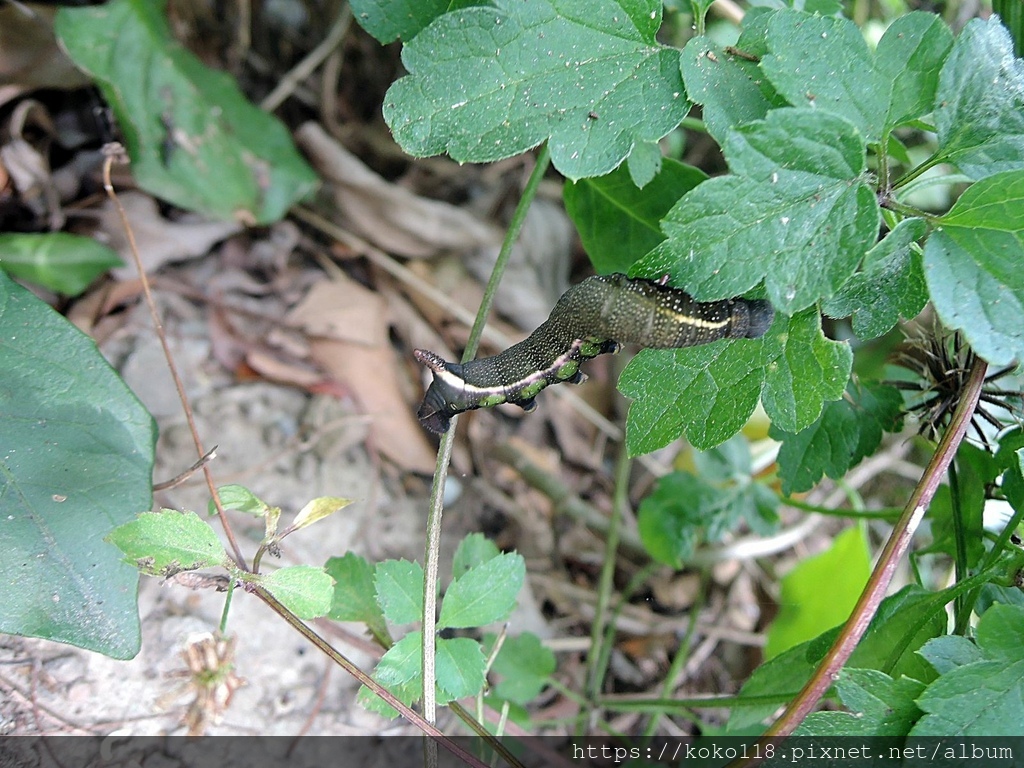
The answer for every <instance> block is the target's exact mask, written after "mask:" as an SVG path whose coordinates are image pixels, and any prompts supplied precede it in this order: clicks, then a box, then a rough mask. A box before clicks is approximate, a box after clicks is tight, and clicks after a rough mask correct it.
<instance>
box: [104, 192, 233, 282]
mask: <svg viewBox="0 0 1024 768" xmlns="http://www.w3.org/2000/svg"><path fill="white" fill-rule="evenodd" d="M118 197H119V198H120V200H121V205H123V206H124V209H125V212H126V214H127V216H128V222H129V224H130V225H131V228H132V232H133V233H134V234H135V242H136V244H137V245H138V248H139V255H140V257H141V258H142V267H143V269H145V270H146V272H147V273H149V272H153V271H155V270H156V269H158V268H159V267H160V266H162V265H163V264H166V263H168V262H175V261H183V260H185V259H191V258H194V257H196V256H202V255H204V254H206V253H207V252H208V251H209V250H210V248H211V247H212V246H213V245H214V244H215V243H218V242H220V241H221V240H223V239H225V238H227V237H230V236H231V235H233V234H235V233H236V232H240V231H241V230H242V225H241V224H240V223H238V222H236V221H207V220H205V219H203V218H202V217H200V216H195V215H194V214H188V215H186V216H184V217H183V218H182V219H181V220H180V221H170V220H169V219H165V218H164V217H163V216H161V215H160V211H159V210H158V209H157V204H156V201H155V200H154V199H153V198H151V197H150V196H149V195H146V194H143V193H142V192H122V193H120V194H119V195H118ZM99 219H100V228H99V230H98V231H97V232H96V234H95V236H96V239H98V240H102V241H103V242H105V243H106V244H107V245H109V246H110V247H111V248H113V249H114V250H115V251H117V252H118V254H119V255H120V256H121V258H122V259H124V261H125V264H128V265H132V266H126V267H119V268H117V269H115V270H113V273H114V276H115V277H116V278H117V279H118V280H126V279H128V278H130V277H134V276H135V274H136V272H135V267H134V263H135V262H134V260H133V258H132V253H131V249H130V248H129V246H128V237H127V235H126V234H125V231H124V227H123V226H122V225H121V217H120V215H119V214H118V212H117V209H116V208H115V207H114V204H113V203H112V202H111V201H110V200H109V199H108V200H105V201H104V203H103V206H102V207H101V209H100V215H99Z"/></svg>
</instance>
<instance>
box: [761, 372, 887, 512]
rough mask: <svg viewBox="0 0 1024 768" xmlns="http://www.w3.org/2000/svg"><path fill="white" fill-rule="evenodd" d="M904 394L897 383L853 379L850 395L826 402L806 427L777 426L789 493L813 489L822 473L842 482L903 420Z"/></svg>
mask: <svg viewBox="0 0 1024 768" xmlns="http://www.w3.org/2000/svg"><path fill="white" fill-rule="evenodd" d="M902 411H903V397H902V396H901V395H900V393H899V391H898V390H897V389H896V388H894V387H888V386H885V385H882V384H864V385H860V384H857V383H851V384H850V385H849V386H848V387H847V397H846V398H840V399H839V400H835V401H832V402H830V403H826V404H825V407H824V409H823V410H822V412H821V416H819V417H818V419H817V420H816V421H815V422H814V423H813V424H811V425H810V426H809V427H807V428H806V429H803V430H801V431H800V432H797V433H795V434H794V433H792V432H786V431H784V430H782V429H779V428H778V427H777V426H775V425H774V424H773V425H772V426H771V429H770V431H769V435H771V437H772V438H774V439H775V440H780V441H782V448H781V449H780V450H779V458H778V463H779V478H780V479H781V480H782V492H783V493H784V494H786V495H789V494H792V493H802V492H804V491H809V490H810V489H811V488H813V487H814V486H815V484H816V483H817V482H818V481H819V480H820V479H821V478H822V475H828V476H829V477H831V478H833V479H836V480H838V479H839V478H841V477H842V476H843V475H845V474H846V473H847V472H848V471H849V470H850V469H851V468H852V467H855V466H856V465H857V464H859V463H860V462H861V460H862V459H864V457H866V456H870V455H871V454H873V453H874V452H875V450H876V449H877V448H878V446H879V444H880V443H881V441H882V432H883V431H885V432H896V431H898V430H899V428H900V426H901V425H902V423H903V419H902V417H901V415H902Z"/></svg>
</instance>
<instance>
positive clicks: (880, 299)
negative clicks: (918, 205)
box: [822, 219, 928, 339]
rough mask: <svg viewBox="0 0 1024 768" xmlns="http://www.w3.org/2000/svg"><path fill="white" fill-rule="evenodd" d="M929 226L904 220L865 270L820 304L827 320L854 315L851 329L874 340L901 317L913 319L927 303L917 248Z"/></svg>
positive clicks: (870, 253)
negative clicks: (828, 318) (827, 317)
mask: <svg viewBox="0 0 1024 768" xmlns="http://www.w3.org/2000/svg"><path fill="white" fill-rule="evenodd" d="M927 229H928V227H927V225H926V224H925V222H924V220H923V219H904V220H903V221H901V222H900V223H899V224H897V225H896V228H895V229H894V230H893V231H892V232H890V233H889V234H888V235H886V236H885V238H884V239H883V240H882V241H881V242H879V243H878V244H877V245H876V246H875V247H874V248H872V249H871V250H870V251H868V253H867V255H866V256H865V257H864V263H863V264H862V265H861V270H860V272H858V273H857V274H855V275H854V276H853V277H851V278H850V279H849V280H848V281H847V282H846V284H845V285H844V286H843V287H842V288H840V289H839V292H838V293H837V294H836V295H835V296H833V297H832V298H831V299H829V300H828V301H826V302H825V303H824V304H823V305H822V311H823V312H824V313H825V314H826V315H828V316H829V317H852V321H853V331H854V333H856V334H857V336H858V337H859V338H861V339H873V338H875V337H877V336H881V335H882V334H884V333H887V332H888V331H890V330H891V329H892V328H893V326H895V325H896V323H898V322H899V320H900V318H901V317H903V318H905V319H907V320H911V319H913V318H914V317H916V316H917V314H918V313H919V312H920V311H921V310H922V309H924V305H925V304H927V303H928V288H927V286H926V285H925V281H924V269H923V267H922V265H921V256H920V252H919V251H918V250H917V249H916V248H915V246H914V244H915V243H916V242H917V241H918V240H920V239H921V238H923V237H924V235H925V232H926V231H927Z"/></svg>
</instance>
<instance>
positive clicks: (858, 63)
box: [761, 10, 953, 143]
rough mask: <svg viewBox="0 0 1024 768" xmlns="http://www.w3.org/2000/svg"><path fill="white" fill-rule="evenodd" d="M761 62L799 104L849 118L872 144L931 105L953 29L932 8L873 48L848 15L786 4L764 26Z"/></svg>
mask: <svg viewBox="0 0 1024 768" xmlns="http://www.w3.org/2000/svg"><path fill="white" fill-rule="evenodd" d="M766 42H767V47H768V53H767V54H766V55H765V56H764V57H763V58H762V60H761V69H762V70H763V71H764V73H765V74H766V75H767V77H768V79H769V80H770V81H771V82H772V84H773V85H774V86H775V88H776V89H777V90H778V91H779V93H780V94H782V95H783V96H785V97H786V98H787V99H788V100H789V102H790V103H791V104H793V105H794V106H812V107H814V108H815V109H818V110H824V111H828V112H831V113H833V114H836V115H840V116H841V117H844V118H846V119H847V120H849V121H850V122H851V123H853V124H854V125H855V126H857V130H858V131H859V132H860V134H861V135H862V136H863V137H864V138H865V139H866V140H867V141H868V142H871V143H878V142H880V141H881V139H882V138H883V136H884V135H885V134H886V133H887V132H888V131H890V130H892V129H893V128H895V127H896V126H898V125H903V124H905V123H907V122H910V121H913V120H916V119H918V118H920V117H923V116H924V115H926V114H928V113H929V112H931V109H932V100H933V97H934V94H935V89H936V84H937V80H938V74H937V73H938V71H939V67H940V66H941V65H942V62H943V60H944V59H945V57H946V55H947V53H948V51H949V49H950V47H951V46H952V42H953V40H952V34H951V33H950V32H949V29H948V27H947V26H946V25H945V24H944V23H943V22H942V20H941V19H939V18H938V17H937V16H935V15H934V14H930V13H910V14H907V15H905V16H903V17H901V18H899V19H897V20H896V21H894V22H893V23H892V25H891V26H890V27H889V29H888V30H886V32H885V34H884V35H883V36H882V39H881V40H880V41H879V43H878V47H877V49H876V51H875V53H874V54H872V53H871V52H870V51H869V50H868V46H867V43H866V42H865V40H864V36H863V34H862V33H861V30H860V29H858V28H857V26H856V25H855V24H854V23H853V22H852V21H850V20H848V19H842V18H829V17H824V16H817V17H816V16H812V15H810V14H809V13H801V12H798V11H791V10H783V11H779V12H778V13H775V14H773V15H772V17H771V19H770V20H769V21H768V28H767V32H766Z"/></svg>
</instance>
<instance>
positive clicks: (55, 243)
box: [0, 232, 123, 296]
mask: <svg viewBox="0 0 1024 768" xmlns="http://www.w3.org/2000/svg"><path fill="white" fill-rule="evenodd" d="M122 263H123V262H122V261H121V257H120V256H118V255H117V254H116V253H114V251H113V250H111V249H110V248H109V247H108V246H106V245H103V244H102V243H99V242H97V241H95V240H93V239H92V238H91V237H82V236H80V235H72V234H69V233H67V232H47V233H44V234H6V235H0V269H2V270H4V271H5V272H6V273H7V274H9V275H11V276H12V277H17V278H19V279H20V280H26V281H28V282H30V283H34V284H35V285H41V286H42V287H44V288H48V289H50V290H51V291H56V292H57V293H63V294H66V295H68V296H77V295H78V294H80V293H81V292H82V291H84V290H85V289H86V288H88V287H89V284H90V283H92V281H93V280H95V279H96V278H97V277H99V276H100V275H102V274H103V273H104V272H106V271H107V270H108V269H111V268H113V267H118V266H121V264H122Z"/></svg>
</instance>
